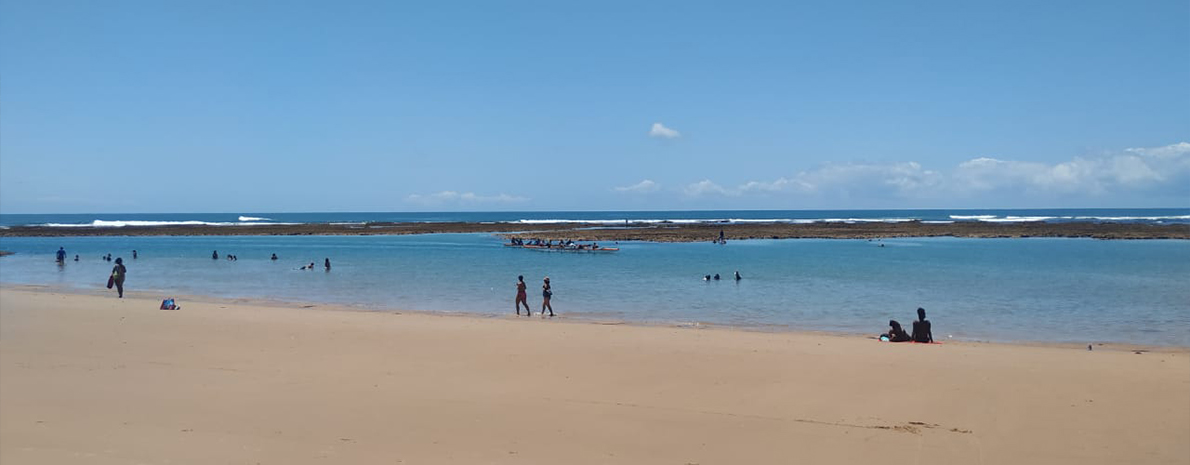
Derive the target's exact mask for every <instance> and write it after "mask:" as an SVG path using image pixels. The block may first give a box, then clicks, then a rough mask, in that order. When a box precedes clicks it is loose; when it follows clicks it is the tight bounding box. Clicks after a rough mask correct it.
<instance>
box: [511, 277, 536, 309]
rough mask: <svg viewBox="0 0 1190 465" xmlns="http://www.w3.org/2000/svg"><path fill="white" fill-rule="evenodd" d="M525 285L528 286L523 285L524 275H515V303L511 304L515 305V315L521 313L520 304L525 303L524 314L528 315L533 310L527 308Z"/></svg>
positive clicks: (527, 295) (527, 298) (527, 297)
mask: <svg viewBox="0 0 1190 465" xmlns="http://www.w3.org/2000/svg"><path fill="white" fill-rule="evenodd" d="M527 287H528V286H527V285H525V277H524V276H517V277H516V303H515V304H513V306H515V307H516V314H517V316H520V315H521V304H524V305H525V316H530V315H532V314H533V310H530V309H529V294H528V293H527V292H525V289H526V288H527Z"/></svg>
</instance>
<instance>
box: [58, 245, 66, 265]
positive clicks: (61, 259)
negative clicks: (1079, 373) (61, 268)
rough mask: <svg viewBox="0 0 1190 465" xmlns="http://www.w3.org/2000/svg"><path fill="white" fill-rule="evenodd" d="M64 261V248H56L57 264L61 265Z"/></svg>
mask: <svg viewBox="0 0 1190 465" xmlns="http://www.w3.org/2000/svg"><path fill="white" fill-rule="evenodd" d="M65 261H66V249H65V248H63V247H58V258H57V262H58V263H62V262H65Z"/></svg>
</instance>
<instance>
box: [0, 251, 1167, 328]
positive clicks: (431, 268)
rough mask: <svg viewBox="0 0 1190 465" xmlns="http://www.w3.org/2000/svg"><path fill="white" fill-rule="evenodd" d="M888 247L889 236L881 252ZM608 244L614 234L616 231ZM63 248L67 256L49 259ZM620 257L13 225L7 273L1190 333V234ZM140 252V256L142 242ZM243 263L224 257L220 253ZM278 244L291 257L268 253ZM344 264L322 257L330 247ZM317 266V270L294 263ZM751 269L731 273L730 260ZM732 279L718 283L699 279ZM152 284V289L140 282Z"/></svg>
mask: <svg viewBox="0 0 1190 465" xmlns="http://www.w3.org/2000/svg"><path fill="white" fill-rule="evenodd" d="M880 244H884V247H880ZM609 245H610V244H609ZM59 246H64V247H65V248H66V249H67V252H68V254H69V257H70V258H73V257H74V255H75V254H78V255H80V257H81V259H80V261H79V262H73V261H68V262H67V264H66V265H65V266H63V267H58V266H57V265H55V264H54V262H53V254H54V252H55V251H56V250H57V249H58V247H59ZM619 247H621V249H622V250H621V251H620V252H618V253H615V254H567V253H557V252H553V253H550V252H538V251H531V250H519V249H512V248H506V247H503V246H502V245H501V240H500V239H499V238H497V237H494V236H491V235H488V234H441V235H423V236H301V237H77V238H0V249H3V250H9V251H13V252H16V253H17V254H16V255H12V256H7V257H3V258H0V281H2V282H5V283H13V284H49V285H61V286H67V287H73V288H85V289H98V288H100V287H101V286H102V285H103V284H104V282H105V281H106V279H107V274H108V273H109V270H110V269H111V264H110V263H108V262H104V261H101V260H100V256H101V255H103V254H106V253H112V254H113V256H120V257H123V258H124V259H125V262H126V263H127V266H128V281H127V284H126V285H127V287H128V289H129V290H130V292H133V293H143V292H149V293H150V294H153V295H158V296H160V297H162V298H164V297H166V296H169V295H170V294H175V293H176V294H195V295H213V296H219V297H244V298H265V299H279V300H287V301H310V302H321V303H335V304H347V305H353V306H359V307H364V308H372V309H377V310H385V309H414V310H428V311H463V312H474V313H482V314H498V313H508V312H511V311H512V306H513V298H514V296H515V287H514V282H515V280H516V276H517V275H518V274H523V275H525V279H526V281H528V282H529V283H530V293H529V297H530V303H531V304H533V305H534V307H535V308H537V306H539V305H540V302H541V294H540V283H541V278H542V277H544V276H547V275H548V276H550V278H551V282H552V284H553V290H554V299H553V304H554V308H555V310H556V311H558V312H560V313H562V314H566V315H568V316H578V317H586V318H613V319H623V320H628V321H637V322H677V323H685V322H707V323H715V324H727V325H740V326H760V327H767V326H774V325H775V326H777V327H789V328H794V329H810V330H829V331H848V332H860V333H873V334H874V333H878V332H881V331H882V330H883V329H884V328H885V324H886V323H887V321H888V320H889V319H896V320H899V321H901V322H902V323H908V322H910V321H912V320H913V319H914V310H915V309H916V308H917V307H919V306H920V307H925V308H926V309H927V311H928V312H929V316H930V319H931V320H933V321H934V327H935V332H936V333H935V337H936V338H940V339H944V338H946V337H947V336H951V335H952V336H953V337H955V338H961V339H981V340H996V341H1016V340H1031V341H1053V342H1066V341H1069V342H1084V341H1086V342H1107V341H1114V342H1129V343H1139V344H1167V345H1181V346H1190V241H1165V240H1162V241H1097V240H1090V239H1042V238H1035V239H957V238H917V239H886V240H884V241H882V242H869V241H867V240H837V239H835V240H827V239H824V240H811V239H799V240H753V241H733V242H730V243H728V244H727V245H714V244H710V243H688V244H653V243H621V244H619ZM133 249H136V250H138V251H139V252H140V258H139V259H137V260H132V259H131V251H132V250H133ZM213 250H218V251H219V254H220V255H221V256H222V255H225V254H235V255H237V256H238V257H239V260H237V261H228V260H225V259H222V258H221V259H219V260H212V259H211V258H210V257H211V252H212V251H213ZM272 253H276V254H277V255H278V256H280V258H281V259H280V260H278V261H276V262H273V261H270V260H269V256H270V254H272ZM328 257H329V258H330V259H331V262H332V265H333V269H332V271H331V272H329V273H326V272H324V271H323V270H322V262H323V259H324V258H328ZM310 262H315V263H316V265H317V270H316V271H299V270H298V269H297V268H298V267H300V266H301V265H304V264H307V263H310ZM736 270H739V271H740V273H741V274H742V275H743V276H744V279H743V280H742V281H739V282H736V281H734V280H732V279H731V276H732V274H733V272H734V271H736ZM716 273H718V274H720V275H722V276H723V278H724V279H723V280H722V281H718V282H716V281H711V282H705V281H703V280H702V276H703V275H706V274H712V275H713V274H716ZM141 295H143V294H141Z"/></svg>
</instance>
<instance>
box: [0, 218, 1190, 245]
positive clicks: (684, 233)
mask: <svg viewBox="0 0 1190 465" xmlns="http://www.w3.org/2000/svg"><path fill="white" fill-rule="evenodd" d="M720 231H722V232H723V234H724V237H725V238H726V239H727V240H746V239H882V238H896V237H964V238H1020V237H1070V238H1094V239H1190V225H1187V224H1164V225H1157V224H1140V223H1111V222H1091V221H1072V222H1062V223H1048V222H1019V223H987V222H978V221H958V222H951V223H941V224H940V223H926V222H922V221H904V222H854V223H848V222H813V223H783V222H773V223H742V224H741V223H716V222H707V223H696V224H685V223H632V222H626V223H625V224H624V225H623V226H615V227H611V226H609V225H608V224H606V223H583V222H572V223H550V224H520V223H501V222H478V223H476V222H446V223H434V222H423V223H360V224H330V223H302V224H256V225H223V226H212V225H161V226H123V227H96V226H77V227H52V226H37V225H30V226H12V227H8V228H3V229H0V237H85V236H304V235H408V234H437V233H493V234H501V235H504V236H505V237H522V238H528V237H534V238H540V239H546V240H560V239H571V240H577V241H648V242H702V241H710V240H712V239H717V238H718V237H719V236H718V235H719V232H720Z"/></svg>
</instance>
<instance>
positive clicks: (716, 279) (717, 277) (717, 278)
mask: <svg viewBox="0 0 1190 465" xmlns="http://www.w3.org/2000/svg"><path fill="white" fill-rule="evenodd" d="M718 280H719V273H715V281H718Z"/></svg>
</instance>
